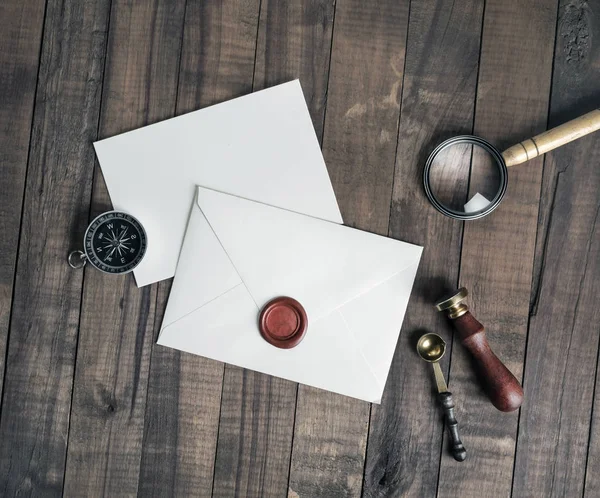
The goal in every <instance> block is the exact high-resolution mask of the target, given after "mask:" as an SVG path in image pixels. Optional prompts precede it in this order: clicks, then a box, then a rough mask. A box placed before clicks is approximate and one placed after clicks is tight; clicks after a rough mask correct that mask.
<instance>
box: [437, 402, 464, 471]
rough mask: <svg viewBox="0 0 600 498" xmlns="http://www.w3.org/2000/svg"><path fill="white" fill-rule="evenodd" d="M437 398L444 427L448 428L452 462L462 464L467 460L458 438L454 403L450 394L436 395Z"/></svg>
mask: <svg viewBox="0 0 600 498" xmlns="http://www.w3.org/2000/svg"><path fill="white" fill-rule="evenodd" d="M438 398H439V400H440V403H441V405H442V407H443V408H444V418H445V419H446V427H447V428H448V434H449V435H450V450H451V452H452V456H453V457H454V460H456V461H457V462H462V461H463V460H464V459H465V458H467V450H465V447H464V445H463V444H462V441H461V440H460V436H459V434H458V421H457V420H456V417H455V416H454V401H453V400H452V393H450V392H448V391H446V392H443V393H439V394H438Z"/></svg>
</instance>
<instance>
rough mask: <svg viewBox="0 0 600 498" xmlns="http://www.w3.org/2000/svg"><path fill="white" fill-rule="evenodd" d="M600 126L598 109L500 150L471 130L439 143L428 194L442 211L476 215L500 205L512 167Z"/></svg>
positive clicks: (426, 175) (426, 179)
mask: <svg viewBox="0 0 600 498" xmlns="http://www.w3.org/2000/svg"><path fill="white" fill-rule="evenodd" d="M599 129H600V109H596V110H594V111H591V112H588V113H587V114H584V115H583V116H580V117H578V118H576V119H573V120H572V121H569V122H567V123H564V124H562V125H560V126H557V127H556V128H553V129H551V130H548V131H545V132H544V133H541V134H539V135H536V136H535V137H533V138H529V139H527V140H524V141H523V142H520V143H518V144H517V145H513V146H512V147H509V148H508V149H506V150H505V151H504V152H500V151H499V150H498V149H497V148H496V147H494V146H493V145H492V144H491V143H489V142H488V141H486V140H483V139H482V138H479V137H476V136H473V135H460V136H457V137H453V138H450V139H448V140H446V141H445V142H442V143H441V144H440V145H438V146H437V147H436V148H435V149H434V150H433V152H432V153H431V154H430V155H429V157H428V159H427V163H426V164H425V170H424V171H423V185H424V187H425V193H426V194H427V197H428V198H429V201H430V202H431V204H433V206H434V207H435V208H436V209H437V210H438V211H439V212H440V213H442V214H444V215H446V216H449V217H450V218H455V219H458V220H476V219H478V218H482V217H484V216H486V215H488V214H490V213H491V212H492V211H493V210H494V209H496V208H497V207H498V205H499V204H500V202H502V199H503V198H504V194H505V193H506V188H507V186H508V168H509V167H510V166H515V165H517V164H521V163H524V162H527V161H529V160H531V159H533V158H535V157H538V156H541V155H542V154H545V153H546V152H549V151H551V150H553V149H556V148H558V147H560V146H562V145H565V144H567V143H569V142H572V141H574V140H577V139H578V138H581V137H583V136H585V135H588V134H589V133H592V132H594V131H597V130H599Z"/></svg>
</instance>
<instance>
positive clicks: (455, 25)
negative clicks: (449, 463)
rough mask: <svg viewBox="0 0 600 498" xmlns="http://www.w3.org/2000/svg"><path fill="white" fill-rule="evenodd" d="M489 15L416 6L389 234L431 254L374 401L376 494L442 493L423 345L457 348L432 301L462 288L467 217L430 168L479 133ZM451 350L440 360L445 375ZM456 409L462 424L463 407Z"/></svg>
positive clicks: (371, 485)
mask: <svg viewBox="0 0 600 498" xmlns="http://www.w3.org/2000/svg"><path fill="white" fill-rule="evenodd" d="M482 13H483V2H481V1H480V0H473V1H466V2H460V3H454V4H451V3H448V2H445V1H443V0H442V1H440V0H429V1H425V2H412V4H411V9H410V22H409V33H408V40H407V47H406V66H405V71H404V90H403V94H402V109H401V114H400V128H399V132H398V150H397V154H396V172H395V180H394V191H393V197H392V212H391V214H390V231H389V234H390V236H392V237H394V238H397V239H400V240H405V241H407V242H412V243H416V244H420V245H422V246H424V251H423V256H422V258H421V263H420V265H419V272H418V274H417V279H416V281H415V285H414V288H413V293H412V297H411V300H410V303H409V307H408V310H407V313H406V316H405V318H404V324H403V327H402V332H401V334H400V339H399V342H398V347H397V350H396V354H395V357H394V362H393V364H392V369H391V371H390V375H389V377H388V381H387V385H386V390H385V392H384V396H383V400H382V404H381V406H375V405H374V406H373V408H372V414H371V427H370V434H369V441H368V448H367V462H366V468H365V477H364V479H365V482H364V496H368V497H388V496H415V497H423V496H434V495H435V493H436V488H437V479H438V468H439V461H440V451H441V441H442V436H443V433H442V431H443V420H442V416H441V413H440V411H439V409H438V405H437V402H436V397H435V394H434V389H435V382H434V380H433V375H432V373H431V367H430V366H429V365H426V364H425V363H423V361H422V360H421V359H420V358H419V357H418V356H417V354H416V350H415V347H416V342H417V339H418V337H419V336H420V335H421V334H422V333H423V331H425V330H428V331H435V332H436V333H439V334H441V335H442V336H443V337H444V339H445V340H446V342H447V343H448V346H450V345H451V342H452V341H451V338H452V335H451V329H450V325H449V324H448V322H447V321H446V320H445V319H444V317H443V316H442V314H440V313H437V312H436V311H435V309H434V307H433V303H434V302H435V301H436V300H437V299H439V298H440V296H441V295H443V294H444V293H445V291H446V290H447V289H448V288H454V287H455V286H456V283H457V280H458V265H459V254H460V242H461V235H462V223H460V222H458V221H455V220H452V219H450V218H447V217H445V216H442V215H441V214H440V213H438V212H437V211H436V210H435V209H434V208H433V207H432V206H431V205H430V204H429V202H428V200H427V198H426V197H425V195H424V192H423V187H422V171H423V169H422V168H423V165H424V164H425V160H426V158H427V155H428V154H429V152H430V151H431V150H432V149H433V148H434V147H435V146H436V145H437V144H438V143H439V142H440V141H442V140H445V139H446V138H449V137H451V136H453V135H459V134H469V133H472V131H473V130H472V127H473V115H474V105H475V88H476V82H477V70H478V54H479V42H480V36H481V23H482ZM449 353H450V348H449V349H448V353H447V354H446V357H445V358H444V359H443V360H442V368H443V369H444V371H446V372H447V366H448V359H449V357H450V354H449ZM450 388H451V390H452V385H451V384H450ZM454 398H455V401H456V396H455V397H454ZM456 416H457V418H458V419H459V423H461V431H462V430H463V427H462V425H463V424H462V420H461V417H462V413H461V412H460V411H457V414H456ZM463 440H464V438H463ZM467 451H469V450H468V449H467ZM443 458H451V457H450V456H449V455H447V454H444V455H443ZM468 458H471V457H470V456H469V457H468ZM415 469H419V471H418V472H415Z"/></svg>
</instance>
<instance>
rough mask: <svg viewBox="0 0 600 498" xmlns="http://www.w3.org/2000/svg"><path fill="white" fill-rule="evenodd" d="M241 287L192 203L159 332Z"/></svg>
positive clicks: (220, 248)
mask: <svg viewBox="0 0 600 498" xmlns="http://www.w3.org/2000/svg"><path fill="white" fill-rule="evenodd" d="M179 268H180V269H181V271H179ZM241 283H242V281H241V279H240V277H239V275H238V273H237V271H236V270H235V268H234V266H233V264H232V263H231V260H230V259H229V258H228V257H227V254H226V253H225V251H224V250H223V247H222V246H221V243H220V242H219V240H218V239H217V237H216V235H215V233H214V232H213V231H212V230H211V228H210V225H209V224H208V222H207V221H206V218H205V217H204V215H203V214H202V211H200V209H199V208H198V206H197V205H196V203H194V204H193V207H192V212H191V214H190V219H189V222H188V228H187V231H186V235H185V240H184V242H183V246H182V248H181V255H180V257H179V264H178V271H177V278H175V280H174V281H173V286H172V287H171V293H170V296H169V302H168V304H167V309H166V310H165V315H164V318H163V325H162V328H164V327H166V326H168V325H170V324H171V323H173V322H175V321H177V320H179V319H181V318H182V317H183V316H185V315H187V314H188V313H191V312H192V311H194V310H196V309H198V308H200V307H202V306H203V305H205V304H206V303H208V302H210V301H212V300H214V299H216V298H218V297H219V296H221V295H223V294H225V293H226V292H227V291H229V290H230V289H232V288H233V287H235V286H236V285H240V284H241Z"/></svg>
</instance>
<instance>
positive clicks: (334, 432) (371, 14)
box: [289, 0, 408, 497]
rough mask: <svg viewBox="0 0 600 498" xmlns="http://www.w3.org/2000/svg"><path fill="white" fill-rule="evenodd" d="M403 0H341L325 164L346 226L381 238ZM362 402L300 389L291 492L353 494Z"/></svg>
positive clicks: (358, 480)
mask: <svg viewBox="0 0 600 498" xmlns="http://www.w3.org/2000/svg"><path fill="white" fill-rule="evenodd" d="M407 24H408V2H397V1H384V2H376V3H375V2H361V1H359V0H348V1H343V2H338V3H337V5H336V12H335V28H334V33H333V48H332V55H331V73H330V81H329V86H328V88H329V90H328V100H327V116H326V120H325V132H324V139H323V151H324V155H325V161H326V163H327V165H328V169H329V173H330V176H331V179H332V182H333V185H334V189H335V192H336V195H337V199H338V202H339V204H340V209H341V211H342V215H343V216H344V220H345V223H346V224H347V225H350V226H355V227H358V228H361V229H365V230H369V231H371V232H376V233H382V234H386V233H387V231H388V221H389V214H390V199H391V194H392V179H393V174H394V157H395V152H396V137H397V135H398V117H399V110H400V104H399V102H400V95H401V88H402V75H403V69H404V49H405V43H406V28H407ZM369 411H370V406H369V404H368V403H365V402H362V401H358V400H355V399H351V398H347V397H343V396H339V395H335V394H332V393H328V392H325V391H321V390H318V389H314V388H310V387H306V386H300V387H299V392H298V401H297V408H296V426H295V431H294V442H293V452H292V462H291V475H290V483H289V496H311V497H319V496H327V497H329V496H359V495H360V493H361V487H362V480H363V479H362V476H363V465H364V458H365V449H366V443H367V432H368V425H369Z"/></svg>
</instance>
